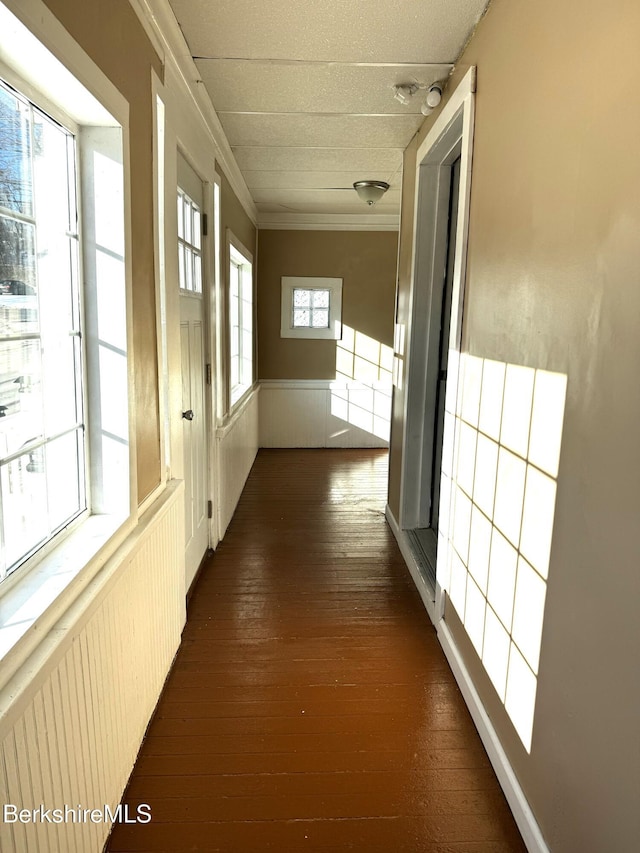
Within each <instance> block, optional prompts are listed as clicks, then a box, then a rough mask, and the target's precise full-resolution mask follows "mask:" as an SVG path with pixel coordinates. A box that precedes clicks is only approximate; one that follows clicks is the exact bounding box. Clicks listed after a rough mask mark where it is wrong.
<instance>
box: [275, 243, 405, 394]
mask: <svg viewBox="0 0 640 853" xmlns="http://www.w3.org/2000/svg"><path fill="white" fill-rule="evenodd" d="M397 249H398V235H397V233H396V232H391V231H383V232H374V231H269V230H265V231H260V236H259V253H260V263H259V270H258V363H259V378H260V379H335V378H336V342H335V341H318V340H295V339H292V338H281V337H280V287H281V283H280V279H281V277H282V276H283V275H301V276H328V277H332V278H342V279H343V285H342V322H343V323H344V324H346V325H348V326H351V328H353V329H355V330H357V331H359V332H362V333H363V334H365V335H368V336H369V337H371V338H374V339H375V340H376V341H379V342H380V343H383V344H385V345H386V346H389V347H391V346H393V305H394V298H395V287H396V261H397Z"/></svg>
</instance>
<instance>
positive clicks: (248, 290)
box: [240, 266, 253, 306]
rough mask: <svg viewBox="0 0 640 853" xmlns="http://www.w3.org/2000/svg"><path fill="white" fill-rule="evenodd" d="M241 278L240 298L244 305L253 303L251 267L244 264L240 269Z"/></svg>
mask: <svg viewBox="0 0 640 853" xmlns="http://www.w3.org/2000/svg"><path fill="white" fill-rule="evenodd" d="M240 275H241V278H242V298H243V300H244V302H245V304H246V305H249V306H251V305H252V304H253V276H252V274H251V267H247V266H244V267H242V269H241V271H240Z"/></svg>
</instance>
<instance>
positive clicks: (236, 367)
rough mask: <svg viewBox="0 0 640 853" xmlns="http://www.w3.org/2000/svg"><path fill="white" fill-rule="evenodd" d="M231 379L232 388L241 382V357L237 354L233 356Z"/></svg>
mask: <svg viewBox="0 0 640 853" xmlns="http://www.w3.org/2000/svg"><path fill="white" fill-rule="evenodd" d="M229 379H230V382H231V387H232V388H234V387H235V386H236V385H238V384H239V382H240V359H239V357H238V356H237V355H233V356H231V362H230V372H229Z"/></svg>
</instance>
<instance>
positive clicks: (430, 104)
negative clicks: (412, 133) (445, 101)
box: [420, 83, 442, 116]
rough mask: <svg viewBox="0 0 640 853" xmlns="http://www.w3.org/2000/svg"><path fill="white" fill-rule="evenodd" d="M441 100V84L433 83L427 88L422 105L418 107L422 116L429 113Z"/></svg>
mask: <svg viewBox="0 0 640 853" xmlns="http://www.w3.org/2000/svg"><path fill="white" fill-rule="evenodd" d="M441 100H442V86H441V85H440V83H434V84H433V86H429V88H428V89H427V96H426V98H425V99H424V103H423V105H422V106H421V107H420V112H421V113H422V115H423V116H428V115H431V113H432V112H433V111H434V110H435V108H436V107H437V106H438V104H439V103H440V101H441Z"/></svg>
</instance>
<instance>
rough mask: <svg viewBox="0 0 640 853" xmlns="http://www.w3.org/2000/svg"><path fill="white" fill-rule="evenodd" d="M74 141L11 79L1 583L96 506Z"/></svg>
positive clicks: (3, 296) (2, 205) (6, 110)
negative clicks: (90, 475)
mask: <svg viewBox="0 0 640 853" xmlns="http://www.w3.org/2000/svg"><path fill="white" fill-rule="evenodd" d="M83 409H84V407H83V389H82V349H81V325H80V299H79V283H78V230H77V199H76V156H75V139H74V136H73V134H72V133H71V132H70V131H69V130H67V129H66V128H64V127H62V126H61V125H60V124H58V123H57V122H56V121H54V120H53V119H51V118H49V117H48V116H47V115H45V114H44V113H43V112H41V111H40V110H39V109H38V108H37V107H36V106H35V105H34V104H33V103H31V102H30V101H28V100H27V99H26V98H24V97H23V96H22V95H21V94H19V93H18V92H17V91H15V90H14V89H13V88H11V87H10V86H8V85H7V84H5V83H4V82H3V81H0V493H1V522H0V545H1V546H2V547H1V548H0V579H1V578H3V577H5V576H6V574H8V573H9V572H10V571H12V570H13V569H15V568H16V567H17V566H19V565H20V564H21V563H22V562H24V560H25V559H26V558H27V557H29V556H30V555H31V554H32V553H33V552H34V551H35V550H36V549H37V548H39V547H40V546H41V545H42V544H44V543H45V542H46V541H48V540H49V539H51V538H52V537H53V536H54V535H55V534H56V532H58V531H59V530H61V529H62V528H63V527H65V526H66V525H68V524H69V522H70V521H71V520H72V519H74V518H76V517H77V516H78V515H80V513H82V511H83V510H84V509H85V508H86V506H87V500H86V488H85V434H84V433H85V425H84V414H83Z"/></svg>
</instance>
